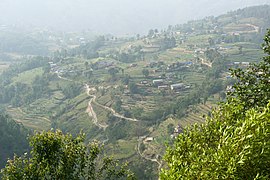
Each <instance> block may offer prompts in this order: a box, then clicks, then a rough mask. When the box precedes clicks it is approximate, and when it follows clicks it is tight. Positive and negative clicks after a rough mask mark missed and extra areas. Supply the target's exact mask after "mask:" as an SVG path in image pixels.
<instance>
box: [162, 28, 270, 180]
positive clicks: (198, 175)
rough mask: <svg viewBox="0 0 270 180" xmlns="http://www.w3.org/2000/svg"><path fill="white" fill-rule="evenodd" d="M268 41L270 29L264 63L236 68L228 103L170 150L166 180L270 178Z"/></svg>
mask: <svg viewBox="0 0 270 180" xmlns="http://www.w3.org/2000/svg"><path fill="white" fill-rule="evenodd" d="M269 42H270V30H268V33H267V34H266V37H265V43H264V44H263V49H264V51H265V53H266V54H268V56H266V57H264V59H263V62H261V63H259V64H253V65H251V66H249V67H248V68H247V69H246V70H243V69H236V70H233V71H232V74H233V75H234V76H235V77H236V78H237V80H238V82H237V83H236V84H235V85H234V91H233V92H232V93H230V96H229V98H228V101H227V103H224V104H222V105H221V107H220V109H218V110H216V111H213V112H212V114H211V116H212V118H211V119H208V120H207V121H206V123H205V124H202V125H195V126H193V127H192V128H190V129H186V130H185V131H184V133H183V134H180V135H179V136H178V137H177V139H176V141H175V143H174V146H173V147H169V148H168V149H167V152H166V155H165V160H166V161H167V163H168V169H163V170H162V172H161V174H160V176H161V179H269V178H270V173H269V170H270V158H269V157H270V156H269V155H270V102H269V97H270V89H269V79H270V77H269V72H270V65H269V62H270V56H269V54H270V48H269Z"/></svg>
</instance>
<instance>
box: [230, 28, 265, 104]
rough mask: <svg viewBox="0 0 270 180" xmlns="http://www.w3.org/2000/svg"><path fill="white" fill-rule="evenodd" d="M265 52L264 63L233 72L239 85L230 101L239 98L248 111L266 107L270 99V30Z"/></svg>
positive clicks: (231, 95) (235, 87) (236, 86)
mask: <svg viewBox="0 0 270 180" xmlns="http://www.w3.org/2000/svg"><path fill="white" fill-rule="evenodd" d="M263 50H264V52H265V53H266V56H265V57H264V58H263V61H262V62H260V63H258V64H252V65H250V66H249V67H248V68H247V69H234V70H231V71H232V73H231V74H232V76H234V77H235V78H236V79H237V83H235V85H234V86H233V88H234V91H233V92H231V93H229V99H234V98H238V99H239V100H240V101H241V102H243V103H244V104H245V108H246V109H249V108H252V107H265V106H266V104H267V103H268V101H269V99H270V88H269V87H270V86H269V83H270V73H269V72H270V30H268V33H267V34H266V36H265V38H264V44H263Z"/></svg>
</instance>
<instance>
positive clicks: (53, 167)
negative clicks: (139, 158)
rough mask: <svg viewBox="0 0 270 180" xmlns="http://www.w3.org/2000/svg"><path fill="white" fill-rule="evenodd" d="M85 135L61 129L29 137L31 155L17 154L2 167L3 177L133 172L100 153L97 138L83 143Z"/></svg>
mask: <svg viewBox="0 0 270 180" xmlns="http://www.w3.org/2000/svg"><path fill="white" fill-rule="evenodd" d="M84 137H85V135H83V134H80V135H79V136H78V137H76V138H73V137H72V135H70V134H66V135H64V134H63V133H62V132H61V131H60V130H57V131H56V132H52V131H48V132H42V133H36V134H35V135H34V136H32V137H31V138H30V146H32V151H31V156H30V157H28V156H27V154H25V155H24V156H22V157H18V156H15V157H14V159H13V160H9V161H8V164H7V165H6V167H5V168H4V169H3V170H2V171H1V172H2V174H3V176H2V178H3V179H117V178H120V177H126V178H127V179H132V178H133V175H132V174H131V172H130V171H129V170H127V169H126V165H122V166H120V165H119V164H118V162H117V161H115V160H113V159H112V158H109V157H101V155H100V153H101V148H100V145H99V144H98V143H97V142H93V143H90V144H88V145H85V144H84Z"/></svg>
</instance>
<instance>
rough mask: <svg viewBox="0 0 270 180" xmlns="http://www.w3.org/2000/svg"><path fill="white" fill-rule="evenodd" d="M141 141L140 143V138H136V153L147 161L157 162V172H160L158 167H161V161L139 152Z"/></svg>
mask: <svg viewBox="0 0 270 180" xmlns="http://www.w3.org/2000/svg"><path fill="white" fill-rule="evenodd" d="M141 143H142V141H141V138H139V139H138V146H137V151H138V154H139V155H140V156H141V157H142V158H144V159H146V160H148V161H152V162H155V163H157V164H158V172H160V169H161V167H162V163H161V162H159V161H158V160H157V159H156V158H149V157H146V156H144V155H143V154H142V153H141V151H140V146H141Z"/></svg>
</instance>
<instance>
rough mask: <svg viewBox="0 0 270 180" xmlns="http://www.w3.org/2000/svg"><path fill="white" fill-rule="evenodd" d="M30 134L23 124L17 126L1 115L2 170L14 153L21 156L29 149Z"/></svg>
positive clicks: (0, 149)
mask: <svg viewBox="0 0 270 180" xmlns="http://www.w3.org/2000/svg"><path fill="white" fill-rule="evenodd" d="M28 133H29V131H28V130H26V129H25V128H24V127H23V126H22V125H21V124H17V123H16V122H15V121H14V120H12V119H11V118H10V117H8V116H6V115H4V114H3V113H1V114H0V144H1V148H0V168H2V167H4V165H5V164H6V161H7V159H8V158H10V157H12V156H13V153H16V154H19V155H21V154H23V153H24V152H25V151H27V150H28V149H29V147H28V143H27V134H28Z"/></svg>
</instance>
